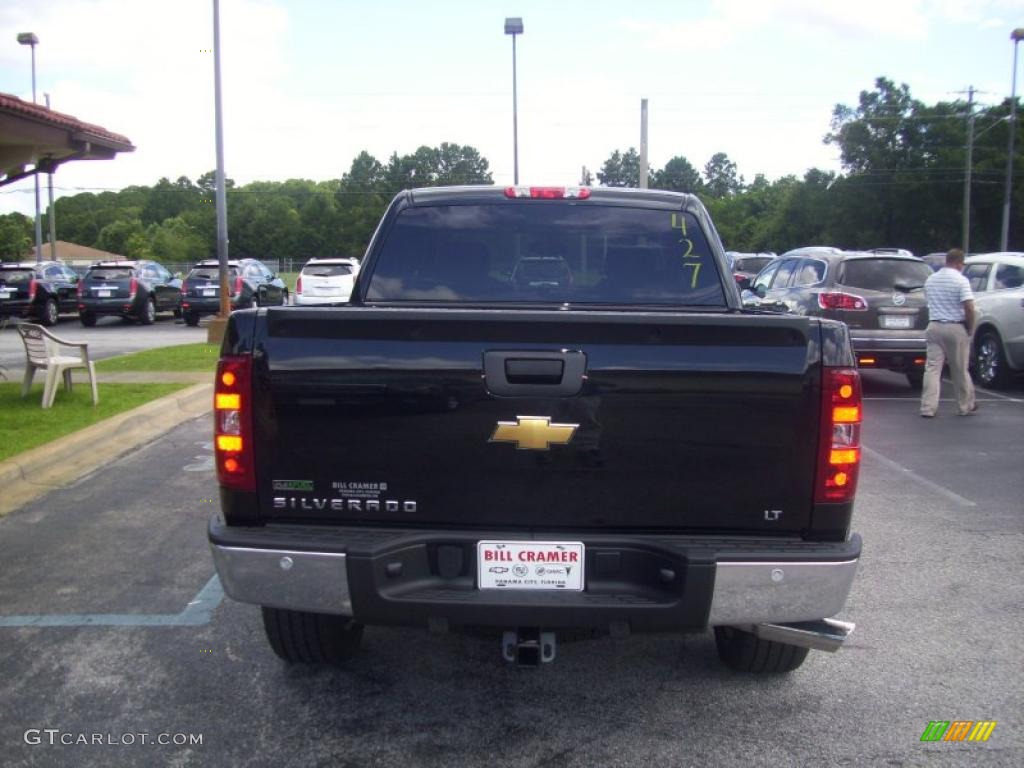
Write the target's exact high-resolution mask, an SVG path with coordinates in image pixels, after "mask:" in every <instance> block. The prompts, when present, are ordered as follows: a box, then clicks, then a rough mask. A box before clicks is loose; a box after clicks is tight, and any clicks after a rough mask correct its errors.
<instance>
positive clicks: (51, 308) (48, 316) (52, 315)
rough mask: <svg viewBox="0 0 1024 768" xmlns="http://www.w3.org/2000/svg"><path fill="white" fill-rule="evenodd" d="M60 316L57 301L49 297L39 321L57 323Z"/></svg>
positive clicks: (50, 323) (48, 323) (47, 323)
mask: <svg viewBox="0 0 1024 768" xmlns="http://www.w3.org/2000/svg"><path fill="white" fill-rule="evenodd" d="M59 316H60V313H59V312H58V311H57V302H56V301H54V300H53V299H47V300H46V303H45V304H43V311H42V313H41V314H40V316H39V322H40V323H42V324H43V325H56V324H57V318H58V317H59Z"/></svg>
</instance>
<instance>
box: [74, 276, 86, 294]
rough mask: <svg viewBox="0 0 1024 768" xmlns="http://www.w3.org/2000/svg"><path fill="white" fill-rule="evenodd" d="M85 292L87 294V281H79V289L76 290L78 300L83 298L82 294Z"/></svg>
mask: <svg viewBox="0 0 1024 768" xmlns="http://www.w3.org/2000/svg"><path fill="white" fill-rule="evenodd" d="M84 292H85V281H84V280H82V279H79V281H78V287H77V288H75V293H77V294H78V298H82V294H83V293H84Z"/></svg>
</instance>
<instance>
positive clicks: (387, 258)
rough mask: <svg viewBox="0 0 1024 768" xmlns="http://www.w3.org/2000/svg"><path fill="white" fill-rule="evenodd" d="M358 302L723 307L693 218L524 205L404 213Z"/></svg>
mask: <svg viewBox="0 0 1024 768" xmlns="http://www.w3.org/2000/svg"><path fill="white" fill-rule="evenodd" d="M367 299H368V300H370V301H389V302H392V301H393V302H417V303H419V302H430V301H438V302H485V303H493V302H499V303H500V302H508V303H530V302H538V303H559V304H631V305H661V304H667V305H673V306H678V305H690V306H723V305H724V304H725V296H724V292H723V289H722V284H721V280H720V278H719V275H718V271H717V268H716V266H715V262H714V259H713V258H712V256H711V250H710V248H709V247H708V244H707V242H706V240H705V239H704V235H703V233H702V232H701V230H700V227H699V225H698V224H697V220H696V219H695V218H694V217H693V216H691V215H689V214H683V213H679V212H675V213H673V212H671V211H653V210H643V209H636V208H624V207H614V206H600V205H589V204H561V203H551V204H549V203H530V202H526V203H521V204H495V205H450V206H444V205H440V206H425V207H418V208H407V209H405V210H404V211H402V212H401V213H400V214H399V215H398V217H397V219H396V220H395V223H394V224H393V226H392V228H391V230H390V231H389V232H388V234H387V235H386V238H385V240H384V243H383V246H382V248H381V251H380V253H379V254H378V257H377V262H376V265H375V267H374V273H373V279H372V281H371V283H370V285H369V288H368V291H367Z"/></svg>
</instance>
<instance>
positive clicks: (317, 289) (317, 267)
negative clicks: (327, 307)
mask: <svg viewBox="0 0 1024 768" xmlns="http://www.w3.org/2000/svg"><path fill="white" fill-rule="evenodd" d="M357 274H359V262H358V261H356V260H355V259H341V258H339V259H310V260H309V261H308V262H307V263H306V266H304V267H303V268H302V271H301V272H300V273H299V278H298V280H297V281H296V283H295V303H296V304H299V305H310V304H337V303H338V302H346V301H348V300H349V297H350V296H351V295H352V286H353V284H354V283H355V279H356V275H357Z"/></svg>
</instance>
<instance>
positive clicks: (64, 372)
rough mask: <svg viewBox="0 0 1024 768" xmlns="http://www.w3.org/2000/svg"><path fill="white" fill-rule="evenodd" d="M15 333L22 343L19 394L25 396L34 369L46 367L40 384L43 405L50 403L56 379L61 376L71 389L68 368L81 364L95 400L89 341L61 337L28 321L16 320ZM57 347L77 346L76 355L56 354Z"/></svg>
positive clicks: (97, 398) (57, 380)
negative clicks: (68, 339)
mask: <svg viewBox="0 0 1024 768" xmlns="http://www.w3.org/2000/svg"><path fill="white" fill-rule="evenodd" d="M18 333H20V334H21V340H22V341H23V342H24V343H25V358H26V359H25V379H24V381H23V382H22V384H21V396H22V397H26V396H27V395H28V392H29V390H30V389H31V388H32V379H33V378H34V377H35V375H36V371H37V370H40V369H42V370H45V371H46V383H45V385H44V386H43V408H49V407H50V406H52V405H53V399H54V398H55V397H56V396H57V383H58V382H59V380H60V378H61V377H62V376H63V378H64V389H66V390H67V391H68V392H70V391H71V372H72V371H73V370H74V369H76V368H84V369H85V370H86V371H88V373H89V383H90V384H91V385H92V404H93V405H96V404H97V403H99V401H100V398H99V395H98V394H97V393H96V369H95V368H94V367H93V364H92V361H91V360H90V359H89V345H88V344H80V343H78V342H74V341H65V340H64V339H61V338H59V337H57V336H54V335H53V334H52V333H50V332H49V331H48V330H46V329H45V328H43V326H41V325H33V324H32V323H19V324H18ZM61 347H74V348H77V349H78V354H77V355H62V354H60V351H61V349H60V348H61Z"/></svg>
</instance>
